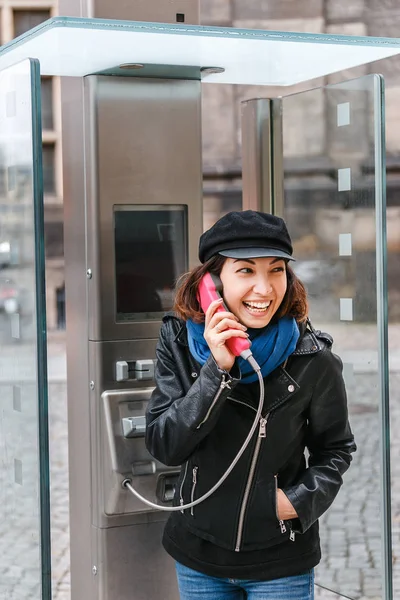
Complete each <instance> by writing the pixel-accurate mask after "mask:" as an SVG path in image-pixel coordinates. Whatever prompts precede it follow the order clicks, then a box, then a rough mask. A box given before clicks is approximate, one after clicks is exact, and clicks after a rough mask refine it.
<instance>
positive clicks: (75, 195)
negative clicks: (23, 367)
mask: <svg viewBox="0 0 400 600" xmlns="http://www.w3.org/2000/svg"><path fill="white" fill-rule="evenodd" d="M61 94H62V129H63V169H64V173H63V181H64V247H65V259H66V260H65V287H66V322H67V330H66V337H67V381H68V424H69V428H68V450H69V457H68V460H69V471H70V478H69V496H70V554H71V597H72V598H73V599H75V598H80V597H81V598H87V599H92V598H95V597H96V596H95V583H96V581H95V579H94V577H93V575H92V566H93V563H92V543H91V537H92V536H91V486H90V479H91V452H90V405H89V355H88V345H87V339H88V323H87V310H88V309H87V280H86V203H85V170H84V161H85V157H84V143H83V133H84V127H83V81H82V79H80V78H79V79H78V78H69V79H68V80H66V79H61Z"/></svg>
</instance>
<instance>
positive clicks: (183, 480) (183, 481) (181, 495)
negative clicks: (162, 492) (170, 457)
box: [179, 462, 189, 514]
mask: <svg viewBox="0 0 400 600" xmlns="http://www.w3.org/2000/svg"><path fill="white" fill-rule="evenodd" d="M188 464H189V463H188V462H186V465H185V473H184V475H183V479H182V483H181V487H180V490H179V496H180V500H179V504H180V505H181V506H183V505H184V504H185V503H184V501H183V484H184V483H185V479H186V475H187V470H188ZM183 512H184V511H183V510H182V509H181V513H182V514H183Z"/></svg>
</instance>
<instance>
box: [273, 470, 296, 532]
mask: <svg viewBox="0 0 400 600" xmlns="http://www.w3.org/2000/svg"><path fill="white" fill-rule="evenodd" d="M274 477H275V514H276V518H277V519H278V522H279V527H280V528H281V533H286V531H287V529H286V525H285V521H282V519H280V518H279V515H278V473H277V474H276V475H274ZM295 538H296V536H295V533H294V531H293V530H292V529H290V536H289V539H290V541H291V542H294V541H295Z"/></svg>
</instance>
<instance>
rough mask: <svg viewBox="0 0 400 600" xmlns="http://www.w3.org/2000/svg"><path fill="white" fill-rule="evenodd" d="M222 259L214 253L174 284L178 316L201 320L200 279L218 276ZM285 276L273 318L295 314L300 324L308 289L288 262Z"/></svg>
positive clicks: (304, 313) (302, 319) (274, 319)
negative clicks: (280, 300)
mask: <svg viewBox="0 0 400 600" xmlns="http://www.w3.org/2000/svg"><path fill="white" fill-rule="evenodd" d="M225 261H226V258H225V256H221V255H220V254H216V255H215V256H213V257H212V258H210V259H209V260H207V261H206V262H205V263H204V264H203V265H199V266H198V267H195V268H194V269H192V271H189V273H185V274H184V275H182V277H180V279H179V280H178V283H177V292H176V296H175V303H174V311H175V312H176V313H177V315H178V316H179V317H180V318H181V319H183V320H184V321H187V320H188V319H191V320H192V321H194V322H195V323H202V322H203V321H204V313H203V311H202V309H201V308H200V304H199V301H198V300H197V288H198V285H199V282H200V280H201V278H202V277H203V275H205V274H206V273H207V272H210V273H212V274H213V275H218V276H219V274H220V273H221V271H222V267H223V265H224V262H225ZM285 262H286V261H285ZM286 277H287V290H286V293H285V295H284V297H283V300H282V302H281V305H280V307H279V308H278V310H277V312H276V313H275V315H274V317H273V321H276V320H277V319H280V318H282V317H294V318H295V319H296V321H297V322H298V323H303V322H304V321H306V320H307V317H308V301H307V292H306V290H305V287H304V285H303V283H302V282H301V281H300V279H299V278H298V277H297V276H296V274H295V273H294V271H293V270H292V268H291V267H290V265H289V264H288V263H286Z"/></svg>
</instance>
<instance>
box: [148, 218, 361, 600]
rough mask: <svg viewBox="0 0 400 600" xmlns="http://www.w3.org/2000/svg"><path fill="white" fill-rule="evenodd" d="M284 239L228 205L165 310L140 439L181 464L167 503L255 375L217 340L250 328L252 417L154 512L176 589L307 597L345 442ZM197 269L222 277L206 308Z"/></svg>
mask: <svg viewBox="0 0 400 600" xmlns="http://www.w3.org/2000/svg"><path fill="white" fill-rule="evenodd" d="M292 252H293V250H292V244H291V240H290V236H289V234H288V231H287V229H286V225H285V223H284V221H283V220H282V219H280V218H279V217H275V216H273V215H270V214H265V213H260V212H255V211H244V212H232V213H229V214H227V215H226V216H224V217H222V218H221V219H220V220H219V221H217V223H215V225H214V226H213V227H211V229H209V230H208V231H206V232H205V233H204V234H203V235H202V236H201V238H200V246H199V258H200V261H201V263H202V265H201V266H199V267H196V268H195V269H193V270H192V271H191V272H190V273H189V274H188V275H187V276H186V277H185V279H184V281H183V283H182V285H181V286H180V288H179V290H178V292H177V296H176V302H175V313H174V314H172V313H171V314H168V315H166V316H165V318H164V322H163V326H162V328H161V333H160V340H159V343H158V348H157V369H156V371H157V373H156V389H155V391H154V393H153V395H152V398H151V400H150V402H149V406H148V410H147V432H146V443H147V447H148V449H149V451H150V452H151V454H152V455H153V456H154V457H155V458H157V459H158V460H160V461H161V462H163V463H165V464H167V465H183V466H182V468H181V475H180V479H179V483H178V485H177V488H176V492H175V499H174V503H175V505H179V504H181V505H184V504H187V503H190V502H191V501H193V500H195V499H196V498H199V497H200V496H202V495H203V494H204V493H206V492H207V491H208V490H209V489H210V488H211V487H212V486H213V485H214V484H215V483H216V482H217V481H218V480H219V479H220V477H221V476H222V475H223V473H224V472H225V471H226V469H227V468H228V467H229V465H230V464H231V462H232V460H233V459H234V457H235V456H236V454H237V453H238V451H239V450H240V448H241V446H242V444H243V441H244V440H245V438H246V437H247V435H248V432H249V430H250V428H251V425H252V423H253V420H254V416H255V411H256V409H257V406H258V402H259V383H258V379H257V375H256V374H255V373H254V372H253V371H252V369H251V367H250V366H249V365H248V363H247V362H246V361H244V360H243V359H241V358H239V359H237V358H236V357H235V356H234V355H233V354H232V353H231V352H230V351H229V349H228V347H227V345H226V341H227V340H228V339H229V338H232V337H242V338H247V337H249V338H250V340H251V341H252V347H251V350H252V352H253V355H254V357H255V359H256V361H257V362H258V363H259V365H260V366H261V370H262V376H263V379H264V384H265V403H264V409H263V416H262V418H261V419H260V426H259V429H258V431H256V432H255V434H254V439H252V440H251V443H250V444H249V446H248V448H247V449H246V451H245V453H244V454H243V456H242V457H241V458H240V460H239V462H238V464H237V465H236V467H235V468H234V470H233V471H232V473H231V474H230V475H229V476H228V478H227V479H226V481H225V482H224V483H223V485H222V486H221V487H220V488H219V489H218V490H217V491H216V492H215V493H214V494H213V495H212V496H211V497H210V498H208V499H207V500H205V501H204V502H202V503H201V504H199V505H196V506H194V507H193V508H191V509H186V510H182V511H177V512H174V513H172V514H171V516H170V518H169V520H168V522H167V525H166V528H165V532H164V538H163V544H164V547H165V549H166V550H167V552H168V553H169V554H170V555H171V556H172V557H173V558H174V559H175V561H176V569H177V576H178V584H179V590H180V597H181V600H195V599H199V600H200V599H201V600H204V599H207V598H208V599H210V600H211V599H212V600H225V599H228V598H229V599H231V600H233V599H235V600H236V599H238V600H239V599H242V598H247V599H248V600H264V599H267V598H268V599H270V600H276V599H278V598H279V599H280V600H282V599H289V598H290V599H292V600H293V599H295V600H309V599H312V598H313V597H314V595H313V587H314V583H313V568H314V567H315V565H317V564H318V562H319V560H320V545H319V535H318V518H319V517H320V516H321V515H322V514H323V513H324V512H325V511H326V510H327V508H328V507H329V506H330V504H331V503H332V501H333V500H334V498H335V496H336V494H337V493H338V491H339V488H340V486H341V484H342V475H343V473H344V472H345V471H346V470H347V469H348V467H349V464H350V461H351V453H352V452H354V450H355V444H354V438H353V435H352V432H351V429H350V426H349V423H348V418H347V404H346V392H345V387H344V383H343V378H342V363H341V361H340V359H339V358H338V357H337V356H335V355H334V354H333V353H332V352H331V345H332V339H331V338H330V336H329V335H327V334H322V333H320V332H319V331H315V330H314V329H313V328H312V327H311V325H310V323H309V321H308V320H307V298H306V292H305V289H304V287H303V285H302V283H301V282H300V281H299V280H298V279H297V277H296V276H295V274H294V273H293V271H292V270H291V268H290V266H289V261H291V260H293V258H292ZM206 272H211V273H213V274H214V275H217V276H219V278H220V279H221V282H222V285H223V296H224V301H225V305H226V307H227V309H228V310H222V311H220V310H219V311H218V310H217V309H218V308H220V304H221V302H220V301H218V300H216V301H214V302H212V303H211V305H210V306H209V308H208V309H207V311H206V314H205V315H204V313H203V312H202V310H201V308H200V306H199V303H198V300H197V289H198V285H199V281H200V280H201V278H202V276H203V275H204V274H205V273H206ZM306 448H307V450H308V454H309V458H308V461H307V460H306V458H305V455H304V451H305V449H306Z"/></svg>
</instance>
